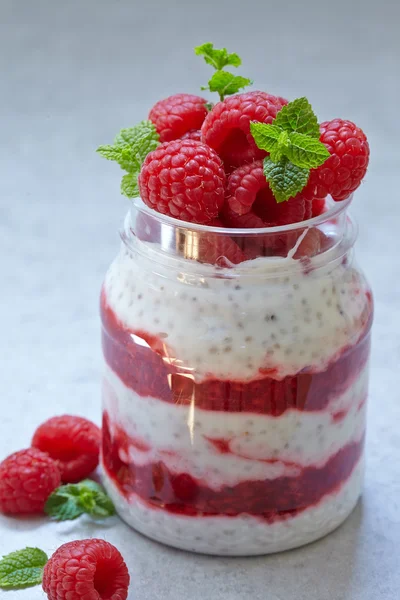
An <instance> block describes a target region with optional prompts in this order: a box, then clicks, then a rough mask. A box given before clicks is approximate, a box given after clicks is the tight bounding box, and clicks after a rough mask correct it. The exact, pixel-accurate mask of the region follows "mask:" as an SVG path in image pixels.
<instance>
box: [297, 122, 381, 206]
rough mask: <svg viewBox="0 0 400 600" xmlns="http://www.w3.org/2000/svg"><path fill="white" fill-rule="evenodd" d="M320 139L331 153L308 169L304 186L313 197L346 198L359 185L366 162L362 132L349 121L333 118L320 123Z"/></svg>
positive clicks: (367, 157) (367, 151) (364, 137)
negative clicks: (312, 168) (313, 167)
mask: <svg viewBox="0 0 400 600" xmlns="http://www.w3.org/2000/svg"><path fill="white" fill-rule="evenodd" d="M320 131H321V136H320V140H321V142H323V144H325V146H326V147H327V148H328V150H329V152H330V154H331V156H330V158H328V160H327V161H325V162H324V164H323V165H321V166H320V167H318V168H317V169H314V170H313V171H311V175H310V180H309V183H308V184H307V188H306V189H307V190H310V193H311V194H312V197H313V198H325V196H327V195H328V194H330V195H331V196H332V198H333V199H334V200H345V199H346V198H348V197H349V196H350V194H351V193H352V192H354V191H355V190H356V189H357V188H358V187H359V185H360V183H361V181H362V179H363V177H364V175H365V173H366V171H367V168H368V162H369V145H368V141H367V137H366V135H365V134H364V132H363V131H362V130H361V129H360V128H359V127H357V126H356V125H355V124H354V123H352V122H351V121H343V120H342V119H335V120H333V121H326V122H325V123H322V124H321V125H320Z"/></svg>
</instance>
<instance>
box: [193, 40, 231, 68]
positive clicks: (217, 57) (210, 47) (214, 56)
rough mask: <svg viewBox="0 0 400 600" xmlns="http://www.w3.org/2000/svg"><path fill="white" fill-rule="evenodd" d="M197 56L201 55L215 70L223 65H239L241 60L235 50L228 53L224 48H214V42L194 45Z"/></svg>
mask: <svg viewBox="0 0 400 600" xmlns="http://www.w3.org/2000/svg"><path fill="white" fill-rule="evenodd" d="M194 52H195V54H197V56H203V57H204V60H205V61H206V63H207V64H208V65H211V66H212V67H214V69H216V70H217V71H220V70H221V69H223V68H224V67H227V66H232V67H240V65H241V64H242V60H241V58H240V56H239V55H238V54H236V53H235V52H231V53H229V52H228V50H227V49H226V48H220V49H218V48H214V44H212V43H211V42H207V43H206V44H202V45H201V46H196V48H195V49H194Z"/></svg>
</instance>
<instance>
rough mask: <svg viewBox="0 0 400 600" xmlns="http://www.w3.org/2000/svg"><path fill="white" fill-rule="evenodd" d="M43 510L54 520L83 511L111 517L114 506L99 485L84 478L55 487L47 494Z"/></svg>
mask: <svg viewBox="0 0 400 600" xmlns="http://www.w3.org/2000/svg"><path fill="white" fill-rule="evenodd" d="M45 512H46V513H47V514H48V515H49V516H51V517H53V519H55V520H56V521H68V520H73V519H77V518H78V517H80V516H81V515H83V514H85V513H86V514H88V515H90V516H92V517H94V518H99V519H103V518H106V517H111V516H112V515H114V514H115V508H114V505H113V503H112V502H111V500H110V498H109V497H108V496H107V494H106V493H105V492H104V490H103V488H102V487H101V485H99V484H98V483H96V482H95V481H92V480H90V479H85V480H84V481H81V482H80V483H76V484H68V485H62V486H61V487H59V488H57V489H56V490H55V491H54V492H53V493H52V494H51V495H50V496H49V498H48V500H47V502H46V506H45Z"/></svg>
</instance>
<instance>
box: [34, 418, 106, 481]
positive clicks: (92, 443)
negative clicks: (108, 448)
mask: <svg viewBox="0 0 400 600" xmlns="http://www.w3.org/2000/svg"><path fill="white" fill-rule="evenodd" d="M100 439H101V432H100V429H99V428H98V427H97V425H95V424H94V423H92V422H91V421H88V420H87V419H84V418H82V417H74V416H70V415H63V416H61V417H52V418H51V419H49V420H48V421H45V423H43V424H42V425H40V426H39V427H38V428H37V430H36V431H35V434H34V436H33V439H32V446H34V447H35V448H39V450H42V451H43V452H47V453H48V454H49V455H50V456H51V458H52V459H54V460H55V461H56V462H57V464H58V466H59V469H60V471H61V479H62V481H63V482H64V483H75V482H77V481H81V480H82V479H84V478H85V477H87V476H88V475H90V473H92V471H94V470H95V468H96V467H97V465H98V462H99V449H100Z"/></svg>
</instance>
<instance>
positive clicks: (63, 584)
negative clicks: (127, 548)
mask: <svg viewBox="0 0 400 600" xmlns="http://www.w3.org/2000/svg"><path fill="white" fill-rule="evenodd" d="M129 582H130V577H129V572H128V568H127V566H126V564H125V561H124V559H123V558H122V556H121V553H120V552H119V550H117V548H115V546H113V545H112V544H110V543H109V542H106V541H105V540H100V539H96V538H93V539H88V540H79V541H76V542H68V543H67V544H63V545H62V546H60V548H58V550H56V551H55V553H54V554H53V556H52V557H51V558H50V560H49V561H48V563H47V564H46V566H45V568H44V573H43V590H44V592H45V593H46V594H47V597H48V599H49V600H80V599H81V598H82V600H126V598H127V597H128V587H129Z"/></svg>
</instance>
